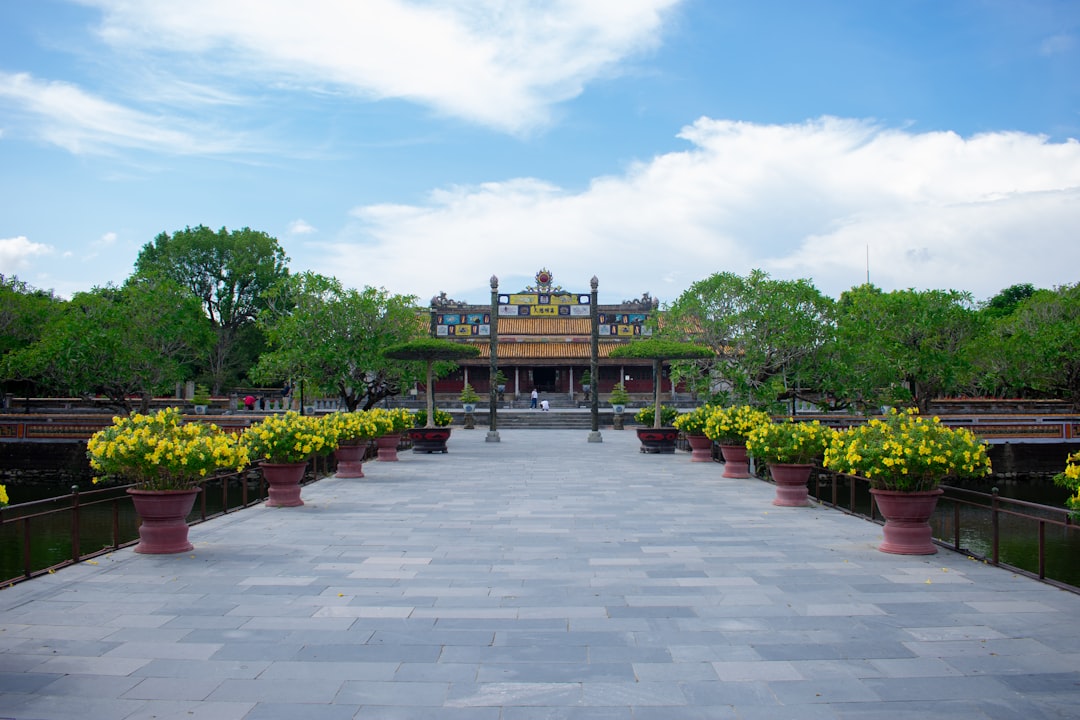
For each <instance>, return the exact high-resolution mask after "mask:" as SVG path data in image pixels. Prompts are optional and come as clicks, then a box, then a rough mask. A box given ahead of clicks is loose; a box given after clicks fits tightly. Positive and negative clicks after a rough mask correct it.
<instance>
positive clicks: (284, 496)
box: [259, 462, 307, 507]
mask: <svg viewBox="0 0 1080 720" xmlns="http://www.w3.org/2000/svg"><path fill="white" fill-rule="evenodd" d="M259 467H260V468H262V474H263V477H264V478H266V482H267V483H268V484H269V485H270V497H269V498H268V499H267V501H266V506H267V507H299V506H300V505H303V504H304V501H303V500H301V499H300V481H301V480H303V479H304V471H305V470H307V463H306V462H300V463H268V462H264V463H260V465H259Z"/></svg>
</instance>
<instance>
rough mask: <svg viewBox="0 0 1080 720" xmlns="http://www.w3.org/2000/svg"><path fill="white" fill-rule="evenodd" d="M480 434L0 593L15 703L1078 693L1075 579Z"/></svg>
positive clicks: (497, 701) (852, 706)
mask: <svg viewBox="0 0 1080 720" xmlns="http://www.w3.org/2000/svg"><path fill="white" fill-rule="evenodd" d="M485 435H486V433H485V432H482V431H475V432H470V431H465V430H461V429H455V432H454V435H453V436H452V438H451V441H450V453H449V454H447V455H445V456H428V455H417V454H412V453H403V454H402V458H401V461H400V462H398V463H378V462H372V463H366V464H365V475H366V476H367V477H365V478H364V479H361V480H346V479H338V478H327V479H324V480H322V481H320V482H318V483H316V484H314V485H310V486H308V487H305V488H304V490H303V494H304V498H305V501H306V503H307V504H306V505H304V506H303V507H299V508H278V509H274V508H266V507H262V506H259V507H256V508H252V509H249V510H245V511H243V512H238V513H231V514H230V515H228V516H226V517H223V518H218V519H215V520H213V521H211V522H209V523H205V524H203V525H199V526H196V527H194V528H192V532H191V536H192V540H193V542H194V543H195V550H194V551H193V552H190V553H181V554H179V555H176V556H139V555H136V554H134V553H133V552H131V551H130V550H124V551H120V552H116V553H111V554H109V555H108V556H105V557H103V558H99V559H98V560H97V561H96V562H97V564H96V565H92V564H90V563H84V564H82V565H79V566H76V567H72V568H67V569H64V570H62V571H60V572H58V573H56V574H54V575H49V576H45V577H42V578H37V579H35V580H33V581H30V582H26V583H21V584H19V585H15V586H13V587H11V588H6V589H3V590H0V717H12V718H19V720H53V719H61V718H78V719H79V720H86V719H87V718H99V717H100V718H114V717H115V718H125V720H134V719H138V718H147V720H149V719H150V718H167V717H177V718H180V717H183V718H192V719H195V720H199V719H204V720H260V719H262V720H266V719H270V718H289V720H293V719H294V718H298V717H303V718H315V719H316V720H320V719H324V718H325V719H326V720H339V719H344V718H356V719H357V720H364V719H369V720H370V719H375V718H378V719H380V720H396V719H399V718H400V719H402V720H404V719H406V718H407V719H408V720H426V719H429V718H430V719H432V720H435V719H438V720H458V719H461V720H464V719H466V718H467V719H468V720H539V719H541V718H542V719H543V720H660V719H663V720H671V719H672V718H678V719H679V720H694V719H695V718H708V719H709V720H725V719H726V718H733V719H734V718H738V719H739V720H757V719H762V720H764V719H765V718H768V719H769V720H777V719H786V718H798V719H799V720H824V719H826V718H827V719H828V720H838V719H841V720H847V719H849V718H850V719H855V718H858V719H859V720H862V719H864V718H870V719H871V720H873V719H874V718H882V719H884V718H888V719H889V720H896V719H898V718H899V719H900V720H906V719H908V718H911V719H915V718H918V720H928V719H930V720H932V719H934V718H945V717H947V718H950V720H968V719H969V718H970V719H971V720H1005V719H1006V718H1009V719H1011V718H1019V717H1023V718H1025V720H1041V719H1042V718H1058V719H1060V718H1066V717H1074V716H1075V715H1076V707H1077V698H1078V697H1080V651H1078V650H1077V648H1080V628H1078V627H1077V623H1076V618H1077V617H1080V596H1077V595H1075V594H1071V593H1067V592H1063V591H1060V590H1057V589H1055V588H1052V587H1050V586H1047V585H1042V584H1040V583H1037V582H1035V581H1032V580H1030V579H1028V578H1024V577H1019V576H1016V575H1014V574H1012V573H1009V572H1007V571H1004V570H1001V569H998V568H993V567H990V566H988V565H986V564H983V563H977V562H972V561H971V560H969V559H968V558H966V557H964V556H963V555H959V554H953V553H948V552H941V553H940V554H938V555H934V556H930V557H901V556H892V555H887V554H884V553H880V552H878V551H877V550H876V546H877V544H878V543H879V542H880V535H881V533H880V528H879V527H878V526H876V525H874V524H872V523H868V522H866V521H863V520H860V519H858V518H852V517H849V516H846V515H843V514H841V513H838V512H835V511H831V510H827V509H823V508H820V507H810V508H777V507H775V506H773V505H772V504H771V499H772V494H773V491H772V487H771V486H770V485H768V484H766V483H763V482H761V481H758V480H729V479H725V478H721V477H720V475H721V472H722V469H721V466H720V465H718V464H713V463H690V462H689V459H688V457H687V456H686V454H685V453H678V454H676V455H674V456H656V455H642V454H640V453H638V452H637V441H636V439H635V438H634V435H633V433H632V432H617V431H612V430H606V431H604V433H603V436H604V442H603V443H599V444H595V443H587V442H586V436H587V432H583V431H540V430H534V431H529V430H517V431H514V430H509V431H501V436H502V442H500V443H498V444H495V443H486V442H485V441H484V437H485Z"/></svg>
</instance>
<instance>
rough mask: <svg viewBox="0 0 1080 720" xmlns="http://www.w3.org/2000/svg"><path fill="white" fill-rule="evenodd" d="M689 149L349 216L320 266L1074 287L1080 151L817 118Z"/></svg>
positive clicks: (406, 271)
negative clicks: (616, 170) (571, 184)
mask: <svg viewBox="0 0 1080 720" xmlns="http://www.w3.org/2000/svg"><path fill="white" fill-rule="evenodd" d="M681 137H683V138H684V139H686V140H687V141H689V142H690V143H691V147H690V148H689V149H688V150H686V151H685V152H674V153H668V154H666V155H661V156H658V157H655V158H653V159H651V160H649V161H647V162H641V163H639V164H637V165H636V166H634V167H632V168H630V169H629V170H628V171H627V172H625V173H624V174H622V175H619V176H611V177H603V178H598V179H596V180H594V181H593V182H592V184H591V186H590V187H589V188H588V189H586V190H585V191H582V192H578V193H569V192H566V191H563V190H562V189H560V188H558V187H555V186H552V185H550V184H548V183H545V182H542V181H540V180H536V179H530V178H519V179H514V180H509V181H505V182H493V183H488V184H485V185H481V186H477V187H458V188H447V189H443V190H438V191H436V192H433V193H432V194H431V196H430V199H429V201H428V202H427V203H426V204H424V205H417V206H412V205H369V206H363V207H359V208H356V209H355V210H354V211H353V213H352V217H353V221H352V224H351V225H350V226H349V227H348V228H347V229H346V230H345V232H343V233H342V235H341V237H340V238H339V239H338V242H336V243H334V244H331V245H327V246H324V248H323V249H324V251H325V255H323V256H322V257H321V258H320V259H317V260H316V261H315V262H316V264H320V263H321V267H320V268H317V269H318V270H319V271H320V272H326V273H328V274H333V275H336V276H337V277H339V278H340V279H342V280H343V281H344V282H346V283H347V284H350V285H356V286H359V285H385V286H387V287H389V288H391V289H393V290H394V291H395V292H408V293H413V294H417V295H419V296H420V297H422V298H425V299H426V298H427V297H430V295H431V294H432V293H434V292H435V291H437V290H446V291H447V292H448V293H449V294H450V295H451V296H458V295H460V296H466V295H468V296H469V297H472V298H483V297H485V294H486V293H485V288H486V278H487V277H488V276H489V275H490V274H491V273H492V272H494V273H496V274H498V275H500V276H505V277H504V280H505V283H504V284H503V285H502V287H503V288H504V289H508V290H511V291H512V290H517V289H520V287H517V286H518V285H521V286H523V285H525V284H527V283H528V282H529V281H530V279H531V278H532V275H533V273H535V271H536V270H537V269H538V268H540V267H541V266H548V267H549V268H550V269H551V270H552V271H553V272H554V273H555V274H556V277H557V282H559V284H561V285H563V286H564V287H565V288H567V289H568V290H583V289H587V288H588V279H589V277H591V276H592V275H593V274H596V275H597V276H598V277H599V278H600V282H601V284H600V291H601V295H602V296H604V297H607V298H608V299H609V300H615V299H622V298H629V297H635V296H639V295H640V294H641V293H642V292H644V291H649V292H651V293H652V294H653V295H654V296H656V297H659V298H661V299H662V300H665V301H671V300H674V299H675V298H676V297H677V296H678V294H679V293H681V292H682V291H683V290H684V289H685V288H686V287H687V286H688V285H689V284H690V283H692V282H694V281H696V280H699V279H702V278H705V277H707V276H708V275H710V274H712V273H714V272H719V271H725V270H728V271H733V272H737V273H740V274H745V273H746V272H748V271H749V270H751V269H753V268H762V269H764V270H766V271H768V272H770V273H771V274H772V275H773V276H774V277H782V278H798V277H805V278H811V279H812V280H813V281H814V283H815V285H816V286H817V287H818V288H819V289H821V290H822V291H823V292H826V293H828V294H830V295H833V296H837V295H839V293H841V292H843V291H844V290H846V289H848V288H850V287H852V286H854V285H857V284H860V283H861V282H863V281H864V279H865V277H866V263H867V254H868V252H869V262H870V277H871V281H872V282H874V283H875V284H876V285H878V286H880V287H882V288H885V289H896V288H906V287H919V288H953V289H957V290H968V291H971V292H972V293H973V294H974V295H975V296H976V298H985V297H989V296H990V295H993V294H994V293H996V292H997V291H999V290H1001V289H1003V288H1005V287H1007V286H1009V285H1012V284H1014V283H1019V282H1031V283H1033V284H1035V285H1037V286H1042V287H1051V286H1054V285H1057V284H1063V283H1071V282H1076V279H1077V278H1076V274H1075V268H1076V267H1077V266H1080V245H1078V244H1077V243H1076V241H1075V232H1076V228H1077V227H1080V143H1077V142H1076V141H1068V142H1065V143H1051V142H1049V141H1048V140H1047V139H1046V138H1043V137H1039V136H1033V135H1025V134H1022V133H987V134H983V135H977V136H974V137H970V138H962V137H960V136H958V135H956V134H954V133H940V132H935V133H914V132H908V131H901V130H894V129H884V128H881V127H878V126H876V125H874V124H872V123H868V122H862V121H856V120H841V119H836V118H822V119H819V120H815V121H810V122H806V123H802V124H796V125H783V126H781V125H756V124H752V123H742V122H731V121H726V120H712V119H708V118H702V119H701V120H698V121H697V122H695V123H694V124H693V125H691V126H689V127H687V128H685V129H684V130H683V132H682V133H681Z"/></svg>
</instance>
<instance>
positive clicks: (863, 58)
mask: <svg viewBox="0 0 1080 720" xmlns="http://www.w3.org/2000/svg"><path fill="white" fill-rule="evenodd" d="M1078 68H1080V3H1077V2H1075V1H1073V0H1025V2H1023V3H1019V2H1013V1H1011V0H1000V1H998V0H925V1H924V0H894V1H892V2H876V1H871V0H848V1H842V0H814V1H813V2H807V1H806V0H745V1H744V0H730V1H723V0H681V1H680V0H592V1H589V0H563V1H559V0H548V1H545V0H534V1H531V2H516V1H514V0H442V1H435V0H432V1H430V2H423V1H422V0H411V1H409V2H403V1H401V0H362V1H361V0H305V2H304V3H296V2H294V1H292V0H260V1H259V2H257V3H256V2H250V1H246V0H185V2H183V3H161V2H152V1H150V0H146V1H140V0H70V1H65V0H33V1H31V0H8V1H6V2H3V3H0V272H2V273H4V274H7V275H18V276H19V277H20V278H21V279H23V280H25V281H27V282H29V283H30V284H32V285H34V286H36V287H41V288H51V289H54V290H55V291H56V292H57V293H59V294H61V295H64V296H70V295H71V293H73V292H77V291H80V290H87V289H89V288H91V287H93V286H95V285H104V284H105V283H109V282H113V283H119V282H122V281H123V280H124V279H125V278H126V277H127V276H128V275H129V274H130V273H131V271H132V266H133V263H134V261H135V258H136V256H137V255H138V252H139V249H140V248H141V247H142V246H143V245H144V244H145V243H147V242H150V241H152V240H153V238H154V237H155V236H156V235H157V234H158V233H160V232H163V231H164V232H172V231H174V230H178V229H182V228H184V227H185V226H189V225H192V226H194V225H198V224H204V225H208V226H210V227H213V228H215V229H216V228H219V227H222V226H225V227H228V228H230V229H232V228H240V227H244V226H248V227H252V228H255V229H258V230H263V231H265V232H268V233H270V234H271V235H273V236H275V237H277V238H278V240H279V241H280V242H281V245H282V246H283V247H284V249H285V251H286V253H287V254H288V255H289V256H290V258H291V262H290V267H291V269H292V270H293V271H294V272H299V271H304V270H313V271H316V272H320V273H324V274H327V275H333V276H336V277H338V278H339V279H341V280H342V281H343V282H344V283H345V284H346V285H349V286H353V287H362V286H365V285H372V286H382V287H386V288H387V289H389V290H390V291H392V292H396V293H408V294H415V295H417V296H418V297H419V299H420V300H421V301H426V300H427V299H429V298H430V297H431V296H432V295H434V294H436V293H438V292H439V291H445V292H446V293H447V294H448V295H450V296H451V297H455V298H458V299H462V300H471V301H476V302H483V301H486V298H487V293H488V285H487V283H488V278H489V277H490V276H491V275H492V274H493V273H494V274H496V275H498V276H499V277H500V281H501V287H502V289H503V290H506V291H514V290H520V289H522V288H523V287H524V286H526V285H528V284H531V282H532V278H533V275H534V274H535V272H536V271H537V270H538V269H540V268H541V267H546V268H549V269H550V270H551V271H552V272H553V273H554V276H555V281H556V283H557V284H559V285H561V286H563V287H564V288H566V289H568V290H586V289H587V288H588V281H589V278H590V277H591V276H593V275H596V276H597V277H598V278H599V279H600V298H601V301H602V302H614V301H618V300H621V299H627V298H633V297H639V296H640V295H641V294H642V293H643V292H649V293H650V294H652V295H653V296H654V297H657V298H659V299H660V300H661V301H664V302H670V301H673V300H675V299H676V298H677V297H678V295H679V294H680V293H681V292H682V291H683V290H685V289H686V287H688V286H689V285H690V284H691V283H693V282H694V281H696V280H700V279H703V278H705V277H707V276H709V275H710V274H712V273H714V272H719V271H731V272H736V273H739V274H745V273H747V272H749V271H750V270H751V269H754V268H761V269H763V270H765V271H767V272H768V273H770V274H771V275H772V276H773V277H777V278H802V277H804V278H810V279H811V280H813V282H814V283H815V285H816V286H817V287H818V288H819V289H821V290H822V291H823V292H825V293H827V294H829V295H832V296H834V297H836V296H838V295H839V294H840V293H841V292H843V291H844V290H845V289H847V288H850V287H852V286H854V285H857V284H860V283H861V282H863V281H864V280H865V279H866V277H867V270H868V269H869V276H870V280H871V281H872V282H874V283H875V284H877V285H879V286H880V287H882V288H884V289H886V290H892V289H897V288H907V287H916V288H952V289H957V290H966V291H970V292H971V293H972V294H973V296H974V298H975V299H976V300H980V299H985V298H987V297H990V296H992V295H993V294H994V293H996V292H997V291H999V290H1001V289H1002V288H1005V287H1007V286H1009V285H1012V284H1015V283H1022V282H1030V283H1033V284H1035V285H1036V286H1039V287H1053V286H1055V285H1061V284H1072V283H1075V282H1077V281H1078V280H1080V278H1078V272H1077V268H1078V267H1080V242H1078V239H1080V238H1078V235H1080V233H1078V230H1080V142H1077V140H1076V138H1080V72H1077V69H1078Z"/></svg>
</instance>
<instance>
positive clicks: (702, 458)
mask: <svg viewBox="0 0 1080 720" xmlns="http://www.w3.org/2000/svg"><path fill="white" fill-rule="evenodd" d="M712 411H713V407H712V406H711V405H702V406H701V407H697V408H694V409H693V410H691V411H690V412H687V413H683V414H682V415H679V416H678V417H677V418H675V419H674V420H673V421H672V423H671V424H672V425H674V426H675V428H677V429H678V430H679V431H681V432H682V434H683V435H685V436H686V442H687V443H689V444H690V462H712V445H713V441H712V440H710V439H709V438H708V437H707V436H706V435H705V424H706V423H707V422H708V420H709V415H710V414H711V413H712Z"/></svg>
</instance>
